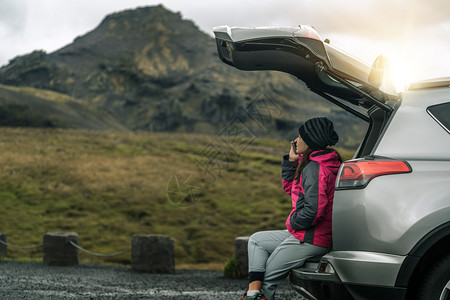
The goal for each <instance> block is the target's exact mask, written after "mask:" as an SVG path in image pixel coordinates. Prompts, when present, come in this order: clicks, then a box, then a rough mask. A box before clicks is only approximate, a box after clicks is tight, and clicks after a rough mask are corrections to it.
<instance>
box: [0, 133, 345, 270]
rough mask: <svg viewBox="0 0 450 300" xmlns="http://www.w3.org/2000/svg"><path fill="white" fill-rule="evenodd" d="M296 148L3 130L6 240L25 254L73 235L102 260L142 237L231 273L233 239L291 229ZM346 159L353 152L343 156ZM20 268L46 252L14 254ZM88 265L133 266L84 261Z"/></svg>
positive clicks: (164, 136) (1, 206) (184, 258)
mask: <svg viewBox="0 0 450 300" xmlns="http://www.w3.org/2000/svg"><path fill="white" fill-rule="evenodd" d="M288 147H289V144H288V142H286V141H279V140H270V139H246V138H245V137H240V138H236V139H233V140H230V139H228V140H223V139H221V138H220V137H219V136H207V135H193V134H168V133H151V134H150V133H115V132H104V131H103V132H102V131H84V130H68V129H66V130H64V129H20V128H18V129H14V128H0V151H1V155H0V165H1V171H0V232H4V233H6V234H7V236H8V242H9V243H11V244H14V245H18V246H30V245H36V244H40V243H42V237H43V235H44V233H46V232H52V231H73V232H77V233H78V234H79V245H80V246H82V247H83V248H85V249H88V250H90V251H93V252H97V253H104V254H110V253H117V252H120V251H122V250H126V249H129V248H130V247H131V237H132V235H134V234H164V235H168V236H170V237H171V238H173V239H174V241H175V256H176V264H177V266H179V265H183V264H185V265H188V264H190V265H199V264H204V265H208V264H210V265H214V264H218V265H223V264H224V263H225V262H226V261H227V260H228V258H230V257H231V256H232V255H233V249H234V238H235V237H237V236H244V235H250V234H252V233H253V232H255V231H258V230H270V229H279V228H284V222H285V218H286V216H287V214H288V212H289V207H290V200H289V197H288V196H287V195H285V194H284V192H283V190H282V188H281V179H280V164H281V156H282V155H283V154H285V153H286V152H287V149H288ZM340 151H341V154H343V157H344V158H349V157H351V155H352V153H351V151H345V150H342V149H340ZM8 257H9V258H12V259H19V258H20V259H24V258H25V259H37V258H41V257H42V249H36V250H16V249H12V248H8ZM80 259H81V261H82V262H88V263H105V264H110V263H112V264H117V263H119V264H129V262H130V254H129V253H128V254H124V255H121V256H118V257H113V258H104V257H95V256H91V255H88V254H84V253H83V252H80Z"/></svg>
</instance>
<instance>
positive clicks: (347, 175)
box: [336, 160, 412, 189]
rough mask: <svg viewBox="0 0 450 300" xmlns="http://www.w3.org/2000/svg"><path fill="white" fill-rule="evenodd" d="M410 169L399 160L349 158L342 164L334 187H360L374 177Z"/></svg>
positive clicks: (408, 171) (364, 185) (409, 170)
mask: <svg viewBox="0 0 450 300" xmlns="http://www.w3.org/2000/svg"><path fill="white" fill-rule="evenodd" d="M411 171H412V170H411V167H410V166H409V164H408V163H407V162H405V161H400V160H351V161H347V162H344V163H343V164H342V166H341V168H340V170H339V174H338V177H337V180H336V189H362V188H365V187H366V186H367V184H368V183H369V181H370V180H372V179H373V178H375V177H378V176H382V175H388V174H401V173H410V172H411Z"/></svg>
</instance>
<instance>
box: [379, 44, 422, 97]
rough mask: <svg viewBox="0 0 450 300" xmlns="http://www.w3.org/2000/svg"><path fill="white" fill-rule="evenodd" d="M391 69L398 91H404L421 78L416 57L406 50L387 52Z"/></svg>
mask: <svg viewBox="0 0 450 300" xmlns="http://www.w3.org/2000/svg"><path fill="white" fill-rule="evenodd" d="M385 55H386V57H387V58H388V60H389V65H390V69H391V77H392V80H393V82H394V85H395V88H396V90H397V92H403V91H405V90H406V89H407V88H408V85H409V84H410V83H412V82H414V81H417V80H420V79H422V78H420V71H419V70H418V66H417V64H415V63H414V62H415V60H414V58H413V57H412V56H411V55H409V54H408V53H407V52H406V51H400V52H395V53H394V52H391V53H386V54H385Z"/></svg>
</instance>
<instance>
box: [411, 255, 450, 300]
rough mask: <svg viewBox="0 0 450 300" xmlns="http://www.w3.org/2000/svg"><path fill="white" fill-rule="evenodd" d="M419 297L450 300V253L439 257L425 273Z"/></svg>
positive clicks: (432, 299)
mask: <svg viewBox="0 0 450 300" xmlns="http://www.w3.org/2000/svg"><path fill="white" fill-rule="evenodd" d="M418 299H423V300H425V299H427V300H450V255H446V256H444V257H443V258H441V259H439V260H438V261H437V262H436V263H435V264H434V265H433V266H432V267H431V268H430V269H429V271H428V272H427V273H426V274H425V276H424V277H423V281H422V284H421V285H420V287H419V293H418Z"/></svg>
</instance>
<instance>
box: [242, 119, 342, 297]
mask: <svg viewBox="0 0 450 300" xmlns="http://www.w3.org/2000/svg"><path fill="white" fill-rule="evenodd" d="M338 140H339V136H338V134H337V133H336V131H335V130H334V126H333V123H332V122H331V121H330V120H329V119H328V118H325V117H319V118H312V119H309V120H307V121H306V122H304V123H302V124H301V125H300V128H299V136H298V137H297V138H296V139H295V140H294V141H292V142H291V149H290V151H289V155H285V156H284V158H283V163H282V182H283V188H284V190H285V191H286V193H287V194H289V195H290V196H291V199H292V211H291V213H290V214H289V217H288V218H287V221H286V227H287V229H286V230H272V231H262V232H257V233H255V234H253V235H252V236H251V237H250V240H249V244H248V260H249V277H250V284H249V288H248V291H247V292H246V293H245V294H244V296H243V297H242V299H241V300H264V299H267V300H272V299H274V297H275V290H276V288H277V286H278V284H280V283H281V282H283V280H284V279H285V278H286V277H287V275H288V274H289V272H290V271H291V270H292V269H295V268H298V267H301V266H302V265H303V264H304V263H305V261H306V260H307V259H308V258H310V257H313V256H316V255H324V254H325V253H327V252H328V250H329V247H330V245H331V210H332V207H333V195H334V184H335V181H336V174H337V172H338V170H339V167H340V164H341V159H340V157H339V154H338V153H337V152H336V151H335V150H332V149H329V148H327V147H328V146H333V145H335V144H336V143H337V142H338Z"/></svg>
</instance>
